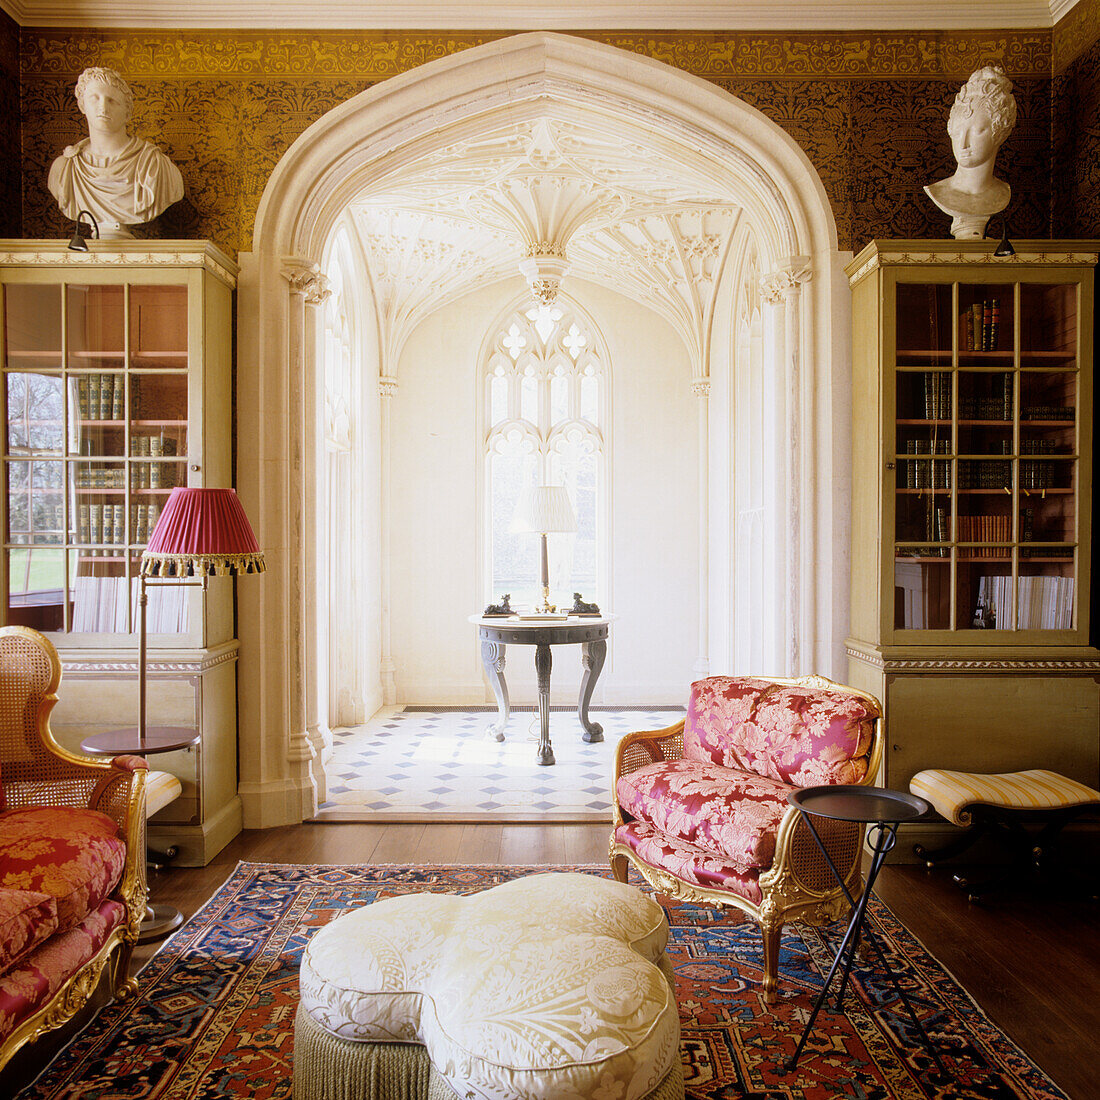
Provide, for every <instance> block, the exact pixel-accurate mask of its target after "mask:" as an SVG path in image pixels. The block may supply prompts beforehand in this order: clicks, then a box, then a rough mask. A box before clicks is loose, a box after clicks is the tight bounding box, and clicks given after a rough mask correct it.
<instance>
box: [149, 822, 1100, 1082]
mask: <svg viewBox="0 0 1100 1100" xmlns="http://www.w3.org/2000/svg"><path fill="white" fill-rule="evenodd" d="M607 841H608V831H607V828H606V827H605V826H603V825H559V824H552V825H545V826H541V825H520V824H507V825H492V824H486V825H476V824H440V825H422V824H393V825H361V824H323V825H313V824H309V825H297V826H288V827H284V828H279V829H268V830H263V831H248V832H244V833H242V834H241V835H240V836H239V837H237V838H236V839H235V840H234V841H232V843H230V844H229V845H228V846H227V847H226V849H225V850H224V851H223V852H221V853H220V854H219V855H218V856H217V857H216V858H215V859H214V860H213V862H212V863H211V864H210V865H209V866H207V867H204V868H199V869H187V868H173V869H169V870H167V871H164V872H162V873H161V874H159V875H157V876H155V877H154V879H153V881H152V882H151V896H152V899H153V900H154V901H159V902H166V903H169V904H173V905H177V906H179V907H180V908H181V909H182V910H183V911H184V913H185V914H187V915H191V914H192V913H194V912H195V911H196V910H197V909H198V908H199V907H200V906H201V905H202V904H203V902H205V901H206V900H207V899H208V898H209V897H210V895H211V894H212V893H213V892H214V890H215V889H216V888H217V887H218V885H220V884H221V883H222V882H223V881H224V880H225V878H226V876H227V875H228V874H229V872H230V871H231V870H232V869H233V868H234V867H235V866H236V864H237V862H238V860H249V861H255V862H268V863H374V864H379V863H396V864H418V863H463V864H490V865H496V864H500V865H515V864H535V865H539V864H576V863H604V862H605V861H606V859H607ZM876 893H878V895H879V896H880V897H881V898H882V900H883V901H885V902H886V904H887V905H889V906H890V908H891V909H892V910H893V912H894V913H895V914H896V915H897V916H898V918H899V919H900V920H901V921H902V923H903V924H904V925H905V926H906V927H907V928H908V929H909V930H910V931H912V932H913V933H914V935H916V936H917V937H918V939H920V940H921V942H922V943H924V945H925V946H926V947H927V948H928V950H929V951H930V952H931V953H932V954H933V955H934V956H935V957H936V958H937V959H938V960H939V961H940V962H941V963H943V965H944V966H946V967H947V969H948V970H949V971H950V972H951V973H952V974H954V975H955V977H956V978H957V979H958V980H959V982H960V983H961V984H962V985H963V987H964V988H965V989H966V990H967V991H968V992H969V993H970V995H971V996H972V997H973V998H974V1000H975V1001H976V1002H977V1003H978V1004H979V1006H980V1007H981V1008H982V1009H983V1010H984V1011H985V1012H986V1013H987V1015H989V1017H990V1018H991V1019H992V1020H993V1021H994V1023H996V1024H997V1025H998V1026H999V1027H1001V1028H1003V1029H1004V1030H1005V1031H1006V1032H1007V1033H1008V1034H1009V1035H1010V1036H1011V1037H1012V1038H1013V1039H1014V1040H1015V1041H1016V1042H1017V1043H1018V1044H1019V1045H1020V1047H1021V1048H1022V1049H1023V1050H1024V1051H1025V1053H1027V1054H1028V1055H1030V1057H1031V1058H1033V1059H1034V1060H1035V1062H1037V1063H1038V1064H1039V1066H1040V1067H1041V1068H1043V1069H1044V1070H1045V1071H1046V1072H1047V1073H1048V1074H1049V1075H1050V1076H1051V1077H1052V1078H1053V1079H1054V1080H1055V1081H1056V1082H1057V1083H1058V1084H1059V1085H1060V1086H1061V1087H1062V1088H1063V1089H1064V1090H1065V1091H1066V1092H1067V1094H1068V1095H1069V1096H1070V1097H1071V1098H1072V1100H1100V913H1098V908H1100V907H1098V905H1097V903H1095V902H1090V901H1087V900H1072V899H1070V900H1067V899H1049V898H1045V897H1043V896H1038V895H1035V894H1033V893H1028V892H1027V891H1026V890H1020V891H1017V892H1015V893H1006V894H1004V895H1000V896H996V897H995V898H993V899H991V900H990V901H988V902H986V903H983V904H982V905H976V904H973V903H971V902H969V901H967V899H966V897H965V895H964V894H963V893H962V891H960V890H959V889H958V888H957V887H956V886H954V885H953V884H952V882H951V879H950V874H949V873H948V871H946V870H943V869H938V870H935V871H926V870H925V869H924V868H923V867H917V866H888V867H886V868H885V869H884V870H883V872H882V874H881V876H880V878H879V881H878V886H877V889H876ZM155 950H156V945H150V946H148V947H144V948H139V949H138V952H137V953H136V957H135V965H140V964H141V963H143V962H144V961H145V960H146V959H148V958H149V956H150V955H151V954H152V953H153V952H154V951H155Z"/></svg>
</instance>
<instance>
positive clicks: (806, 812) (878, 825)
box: [787, 784, 947, 1076]
mask: <svg viewBox="0 0 1100 1100" xmlns="http://www.w3.org/2000/svg"><path fill="white" fill-rule="evenodd" d="M787 801H788V802H789V803H790V804H791V805H792V806H797V807H798V809H799V811H800V812H801V814H802V820H803V821H804V822H805V823H806V827H807V828H808V829H809V830H810V834H811V835H812V836H813V838H814V840H815V841H816V842H817V846H818V847H819V848H820V849H821V854H822V855H823V856H824V857H825V861H826V863H828V864H829V867H830V869H831V870H832V872H833V875H834V876H835V877H836V880H837V882H838V883H840V888H841V890H843V891H844V896H845V898H847V899H848V904H849V905H850V906H851V907H852V915H851V917H850V918H849V920H848V927H847V929H846V930H845V932H844V938H843V939H842V940H841V941H840V947H839V948H837V953H836V958H835V959H834V960H833V965H832V968H831V969H830V970H829V976H828V977H827V978H826V979H825V984H824V985H823V986H822V987H821V992H820V993H819V994H818V995H817V1000H815V1001H814V1007H813V1011H812V1012H811V1013H810V1018H809V1019H808V1020H807V1021H806V1027H805V1028H804V1029H803V1032H802V1037H801V1038H800V1039H799V1040H798V1046H797V1047H796V1048H795V1052H794V1054H793V1055H792V1056H791V1059H790V1061H789V1062H788V1063H787V1068H788V1069H791V1070H793V1069H794V1068H795V1066H797V1065H798V1059H799V1057H800V1056H801V1055H802V1048H803V1047H804V1046H805V1045H806V1039H807V1038H808V1037H809V1034H810V1032H811V1030H813V1026H814V1021H815V1020H816V1019H817V1014H818V1012H819V1011H820V1009H821V1006H822V1005H823V1004H824V1003H825V998H826V997H827V996H828V995H829V986H830V985H831V984H832V981H833V976H834V975H835V974H836V972H837V970H838V969H840V968H841V967H843V973H842V975H841V979H840V988H839V990H838V991H837V996H836V1007H837V1011H839V1010H840V1008H841V1006H842V1004H843V1002H844V991H845V989H846V988H847V985H848V975H849V974H850V973H851V971H852V963H853V961H854V959H855V955H856V949H857V948H858V946H859V937H860V936H861V935H865V936H866V937H867V940H868V941H869V942H870V944H871V945H872V946H873V947H874V949H875V954H876V955H877V956H878V960H879V962H880V963H881V965H882V968H883V970H884V971H885V972H886V975H887V977H888V978H889V979H890V983H891V984H892V985H893V987H894V991H895V992H896V993H897V995H898V998H899V999H900V1000H901V1001H902V1003H903V1004H904V1005H905V1007H906V1009H907V1010H908V1012H909V1016H910V1018H911V1019H912V1021H913V1024H914V1026H915V1027H916V1029H917V1031H918V1032H919V1034H920V1037H921V1039H922V1040H923V1041H924V1045H925V1047H927V1049H928V1052H929V1054H931V1055H932V1059H933V1061H934V1062H935V1063H936V1065H937V1066H938V1067H939V1070H940V1072H941V1073H942V1074H944V1075H945V1076H946V1074H947V1071H946V1070H945V1069H944V1065H943V1062H941V1061H940V1056H939V1054H938V1053H937V1051H936V1048H935V1047H934V1046H933V1045H932V1042H931V1040H930V1039H929V1038H928V1034H927V1032H925V1030H924V1027H923V1026H922V1025H921V1022H920V1020H919V1019H918V1018H917V1014H916V1012H915V1011H914V1009H913V1006H912V1004H911V1003H910V1001H909V998H908V997H907V996H906V995H905V990H904V989H902V988H901V986H900V985H899V984H898V980H897V978H896V977H895V976H894V972H893V970H891V968H890V964H889V962H888V961H887V958H886V955H885V953H884V952H883V950H882V947H881V945H880V944H879V942H878V938H877V937H876V936H875V934H874V932H872V931H871V929H870V928H869V927H867V926H866V924H865V919H864V918H865V916H866V913H867V902H868V900H869V899H870V897H871V890H872V888H873V887H874V885H875V879H876V878H877V877H878V873H879V870H880V869H881V867H882V864H883V862H884V861H885V859H886V853H887V852H889V851H890V849H891V848H893V847H894V844H895V842H896V841H897V831H898V825H899V824H901V822H903V821H913V820H915V819H916V818H918V817H920V816H921V815H922V814H926V813H928V811H929V810H931V808H932V807H931V806H930V805H929V804H928V803H927V802H926V801H925V800H924V799H923V798H918V797H917V796H916V795H913V794H904V793H902V792H901V791H892V790H889V789H888V788H886V787H862V786H858V785H854V784H837V785H836V786H822V787H805V788H803V789H802V790H800V791H792V792H791V793H790V794H789V795H788V796H787ZM814 817H823V818H831V819H832V820H834V821H854V822H858V823H861V824H864V825H870V826H871V828H870V829H869V831H868V836H869V838H870V840H871V866H870V867H869V869H868V871H867V878H866V881H865V883H864V886H863V893H862V894H861V895H860V897H859V900H858V901H856V900H855V899H854V898H853V897H852V895H851V894H850V893H849V891H848V887H847V886H846V885H845V884H844V877H843V876H842V875H841V874H840V872H839V871H838V870H837V869H836V864H834V863H833V861H832V859H830V858H829V853H828V851H827V849H826V848H825V845H824V844H823V843H822V841H821V837H820V836H819V835H818V832H817V830H816V829H815V828H814V824H813V820H812V819H813V818H814Z"/></svg>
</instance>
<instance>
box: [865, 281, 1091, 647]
mask: <svg viewBox="0 0 1100 1100" xmlns="http://www.w3.org/2000/svg"><path fill="white" fill-rule="evenodd" d="M1014 274H1016V273H1014ZM1023 278H1026V276H1023V277H1022V278H1021V279H1020V281H1016V280H1012V281H1005V282H992V283H987V282H977V281H974V280H973V278H971V280H970V281H963V280H958V279H954V278H952V280H951V281H950V282H936V281H928V282H898V283H897V284H896V286H895V288H894V294H893V299H894V306H893V316H892V318H891V320H892V322H893V324H892V326H890V327H891V328H892V330H893V336H894V340H893V343H894V347H893V349H892V352H893V354H892V359H893V364H894V370H893V371H891V372H889V373H888V374H887V375H886V377H885V383H886V386H887V387H888V388H889V390H890V391H892V392H890V393H889V395H888V396H887V398H886V399H887V401H888V403H889V405H890V407H891V411H892V414H893V415H892V424H891V425H890V426H891V427H892V428H893V439H894V444H895V448H894V451H895V453H894V456H893V469H894V479H893V480H894V484H893V487H892V488H893V493H892V503H893V509H892V511H893V559H894V568H893V589H894V593H895V599H894V603H893V607H892V608H889V607H888V608H887V616H888V619H891V620H892V621H891V622H890V623H889V628H890V629H891V630H892V631H893V633H894V634H895V636H897V635H900V634H903V633H906V632H909V631H960V630H964V631H965V630H995V631H998V632H1001V631H1009V632H1012V635H1013V636H1015V635H1018V634H1020V633H1030V632H1041V633H1043V634H1046V635H1048V636H1049V639H1050V640H1054V639H1055V638H1059V639H1060V640H1073V639H1075V638H1076V637H1077V635H1076V626H1077V621H1078V599H1077V597H1078V593H1079V592H1081V591H1083V589H1082V585H1081V582H1082V581H1083V580H1084V579H1085V578H1082V577H1080V563H1079V562H1078V552H1079V549H1080V542H1079V538H1078V533H1079V520H1080V519H1081V518H1082V514H1081V509H1082V506H1084V507H1085V508H1086V509H1087V507H1088V501H1087V500H1086V499H1084V498H1083V497H1082V493H1081V488H1082V468H1081V459H1080V455H1081V446H1080V442H1081V441H1080V434H1081V433H1082V432H1083V433H1084V434H1085V435H1086V436H1088V435H1089V434H1090V432H1091V424H1090V423H1089V422H1088V421H1085V422H1084V423H1083V424H1081V425H1080V426H1079V425H1078V418H1077V413H1078V409H1079V408H1080V407H1081V399H1082V389H1083V388H1086V387H1088V385H1089V383H1090V381H1091V379H1090V377H1089V376H1088V374H1086V373H1085V372H1083V371H1082V369H1081V367H1082V365H1081V356H1080V345H1079V336H1080V327H1081V323H1082V321H1081V316H1080V313H1081V311H1080V305H1079V297H1080V294H1081V290H1082V284H1081V282H1080V281H1077V280H1070V281H1059V282H1038V281H1036V282H1029V281H1023ZM1087 444H1088V441H1087V440H1086V447H1087ZM889 502H890V498H888V503H889ZM1086 577H1087V571H1086ZM1037 640H1042V639H1037Z"/></svg>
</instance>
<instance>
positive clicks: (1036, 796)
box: [909, 768, 1100, 825]
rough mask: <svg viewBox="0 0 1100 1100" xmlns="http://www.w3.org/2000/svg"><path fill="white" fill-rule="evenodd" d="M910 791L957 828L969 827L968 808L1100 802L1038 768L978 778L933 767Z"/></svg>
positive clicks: (1086, 791) (1094, 793)
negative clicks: (923, 799)
mask: <svg viewBox="0 0 1100 1100" xmlns="http://www.w3.org/2000/svg"><path fill="white" fill-rule="evenodd" d="M909 790H910V791H912V792H913V794H915V795H919V796H920V797H921V798H926V799H928V801H929V802H931V803H932V805H933V806H934V807H935V808H936V811H937V812H938V813H940V814H941V815H942V816H943V817H946V818H947V819H948V820H949V821H953V822H954V823H955V824H956V825H969V824H970V814H969V813H967V812H966V807H967V806H972V805H974V804H975V803H979V804H981V805H984V806H1004V807H1005V808H1006V809H1011V810H1055V809H1068V808H1069V807H1070V806H1083V805H1085V804H1086V803H1089V802H1100V791H1094V790H1093V789H1092V788H1091V787H1086V786H1085V785H1084V783H1078V782H1076V781H1075V780H1073V779H1067V778H1066V777H1065V776H1064V775H1059V774H1058V773H1057V772H1048V771H1043V770H1042V769H1035V770H1034V771H1027V772H1008V773H1007V774H1005V775H977V774H975V773H973V772H949V771H942V770H940V769H936V768H931V769H929V770H927V771H923V772H917V774H916V775H914V776H913V778H912V779H910V780H909Z"/></svg>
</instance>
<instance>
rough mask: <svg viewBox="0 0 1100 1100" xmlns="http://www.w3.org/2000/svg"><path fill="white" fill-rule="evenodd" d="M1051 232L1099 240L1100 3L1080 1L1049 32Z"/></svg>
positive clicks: (1058, 235)
mask: <svg viewBox="0 0 1100 1100" xmlns="http://www.w3.org/2000/svg"><path fill="white" fill-rule="evenodd" d="M1052 100H1053V105H1054V106H1053V112H1054V129H1053V136H1052V149H1051V160H1052V172H1051V193H1052V194H1053V196H1054V198H1053V202H1052V218H1051V221H1052V226H1053V234H1054V236H1056V237H1086V238H1097V237H1100V0H1080V3H1078V4H1077V5H1076V7H1074V9H1073V10H1072V11H1071V12H1070V14H1069V15H1068V16H1066V18H1065V19H1063V20H1062V22H1061V23H1059V24H1058V26H1057V27H1056V28H1055V35H1054V81H1053V87H1052Z"/></svg>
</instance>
